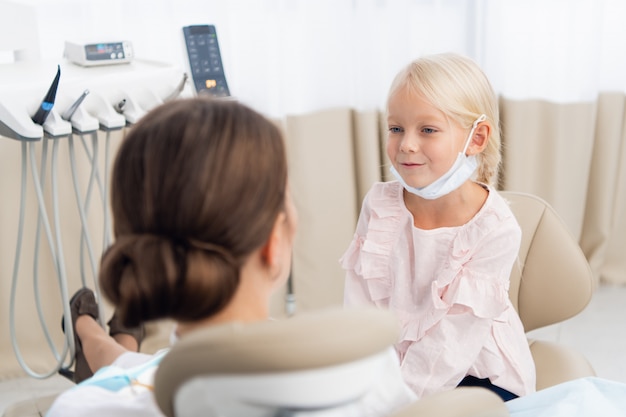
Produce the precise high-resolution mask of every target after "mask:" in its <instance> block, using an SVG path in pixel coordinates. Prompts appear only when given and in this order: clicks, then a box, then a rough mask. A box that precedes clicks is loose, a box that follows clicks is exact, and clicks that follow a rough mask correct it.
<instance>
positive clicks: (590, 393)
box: [506, 377, 626, 417]
mask: <svg viewBox="0 0 626 417" xmlns="http://www.w3.org/2000/svg"><path fill="white" fill-rule="evenodd" d="M506 406H507V408H508V409H509V412H510V413H511V417H598V416H601V417H626V384H624V383H621V382H616V381H610V380H607V379H602V378H596V377H588V378H581V379H576V380H573V381H568V382H564V383H562V384H559V385H555V386H553V387H549V388H546V389H543V390H541V391H537V392H536V393H534V394H529V395H527V396H525V397H519V398H517V399H515V400H512V401H509V402H507V403H506Z"/></svg>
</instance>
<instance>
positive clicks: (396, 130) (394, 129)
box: [389, 126, 402, 133]
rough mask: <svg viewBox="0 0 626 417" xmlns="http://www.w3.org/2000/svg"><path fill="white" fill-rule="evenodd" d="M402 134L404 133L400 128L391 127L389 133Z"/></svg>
mask: <svg viewBox="0 0 626 417" xmlns="http://www.w3.org/2000/svg"><path fill="white" fill-rule="evenodd" d="M401 132H402V128H401V127H398V126H391V127H389V133H401Z"/></svg>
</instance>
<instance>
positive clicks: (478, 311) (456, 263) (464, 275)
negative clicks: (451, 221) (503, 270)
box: [431, 193, 509, 319]
mask: <svg viewBox="0 0 626 417" xmlns="http://www.w3.org/2000/svg"><path fill="white" fill-rule="evenodd" d="M489 198H490V200H491V201H489V202H487V203H486V205H485V207H483V209H484V212H483V213H481V214H480V215H478V216H476V217H475V218H474V220H473V222H474V224H472V225H470V224H468V225H466V226H465V227H462V228H460V229H459V233H458V235H457V236H456V237H455V239H454V240H453V242H452V248H451V251H450V255H451V256H450V258H449V259H448V262H447V263H446V265H445V266H444V267H443V268H442V272H441V275H440V277H439V278H438V279H437V280H436V281H434V282H433V283H432V286H431V290H432V298H433V302H434V305H435V308H437V309H442V310H446V311H447V310H449V309H450V308H451V307H452V306H453V305H455V304H459V305H463V306H466V307H468V308H470V309H471V310H472V311H473V313H474V314H475V315H476V316H478V317H482V318H493V319H496V318H497V317H499V316H500V315H501V314H502V313H503V312H504V311H505V310H506V309H507V308H508V301H507V300H508V297H509V296H508V288H507V286H506V285H505V284H504V283H503V281H502V280H498V279H494V278H493V277H487V276H480V275H478V274H472V273H468V272H465V271H463V269H464V265H465V264H466V263H467V262H469V261H470V259H471V257H472V256H473V254H474V253H475V250H474V248H475V247H476V246H478V245H481V243H482V242H483V241H484V239H485V237H486V236H488V235H489V234H491V233H493V231H494V230H496V229H498V228H500V227H501V226H502V222H503V219H502V218H501V216H500V214H499V211H498V210H497V209H494V207H493V205H494V203H495V201H494V196H493V193H490V197H489ZM506 282H508V281H506Z"/></svg>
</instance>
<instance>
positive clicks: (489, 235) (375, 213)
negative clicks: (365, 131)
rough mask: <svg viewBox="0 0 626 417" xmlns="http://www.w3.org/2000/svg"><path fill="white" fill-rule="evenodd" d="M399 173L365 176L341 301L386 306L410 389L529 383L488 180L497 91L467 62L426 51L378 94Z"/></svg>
mask: <svg viewBox="0 0 626 417" xmlns="http://www.w3.org/2000/svg"><path fill="white" fill-rule="evenodd" d="M387 113H388V116H387V124H388V129H389V130H388V138H387V155H388V157H389V160H390V162H391V165H392V166H391V172H392V173H393V175H394V176H395V178H396V179H397V181H391V182H386V183H377V184H374V186H373V187H372V189H371V190H370V191H369V193H368V194H367V196H366V197H365V199H364V202H363V207H362V210H361V215H360V217H359V221H358V225H357V229H356V233H355V236H354V239H353V241H352V243H351V244H350V246H349V248H348V250H347V251H346V253H345V255H344V256H343V258H342V260H341V262H342V266H343V268H344V269H345V270H346V272H347V276H346V282H345V304H346V305H347V306H353V305H361V304H371V305H375V306H378V307H382V308H388V309H391V310H393V311H395V312H396V313H397V315H398V317H399V319H400V321H401V323H402V334H401V339H400V340H399V341H398V343H397V344H396V350H397V353H398V355H399V357H400V361H401V367H402V374H403V377H404V380H405V381H406V382H407V383H408V385H409V386H410V387H411V388H412V389H413V390H414V392H415V393H416V394H417V395H418V396H419V397H421V396H425V395H429V394H433V393H436V392H439V391H444V390H449V389H453V388H455V387H457V386H459V385H480V386H486V387H488V388H489V389H491V390H493V391H495V392H496V393H498V394H499V395H500V396H501V397H502V398H503V399H504V400H509V399H512V398H515V397H517V396H523V395H526V394H529V393H531V392H533V391H534V389H535V388H534V387H535V368H534V363H533V360H532V357H531V354H530V350H529V347H528V342H527V340H526V337H525V334H524V329H523V326H522V323H521V321H520V319H519V317H518V315H517V313H516V311H515V309H514V307H513V305H512V304H511V302H510V300H509V297H508V289H509V275H510V273H511V268H512V266H513V264H514V262H515V261H516V258H517V255H518V250H519V245H520V239H521V231H520V228H519V226H518V224H517V222H516V220H515V217H514V216H513V214H512V212H511V211H510V209H509V207H508V205H507V203H506V202H505V201H504V200H503V199H502V197H500V195H499V194H498V193H497V191H496V190H495V188H494V185H493V184H494V182H495V181H496V178H497V173H498V165H499V163H500V132H499V128H498V124H499V121H498V102H497V99H496V96H495V94H494V92H493V90H492V88H491V85H490V83H489V81H488V80H487V78H486V77H485V75H484V74H483V72H482V71H481V70H480V69H479V68H478V67H477V65H476V64H475V63H473V62H472V61H470V60H469V59H466V58H464V57H461V56H458V55H454V54H440V55H434V56H428V57H423V58H421V59H418V60H416V61H414V62H412V63H411V64H410V65H408V66H407V67H406V68H405V69H403V70H402V71H400V73H399V74H398V75H397V76H396V78H395V80H394V81H393V83H392V86H391V89H390V92H389V96H388V102H387Z"/></svg>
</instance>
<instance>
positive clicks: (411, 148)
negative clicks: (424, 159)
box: [400, 135, 419, 153]
mask: <svg viewBox="0 0 626 417" xmlns="http://www.w3.org/2000/svg"><path fill="white" fill-rule="evenodd" d="M418 149H419V146H418V144H417V139H416V138H415V137H414V136H413V135H404V137H403V138H402V141H400V151H402V152H407V153H415V152H417V150H418Z"/></svg>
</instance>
